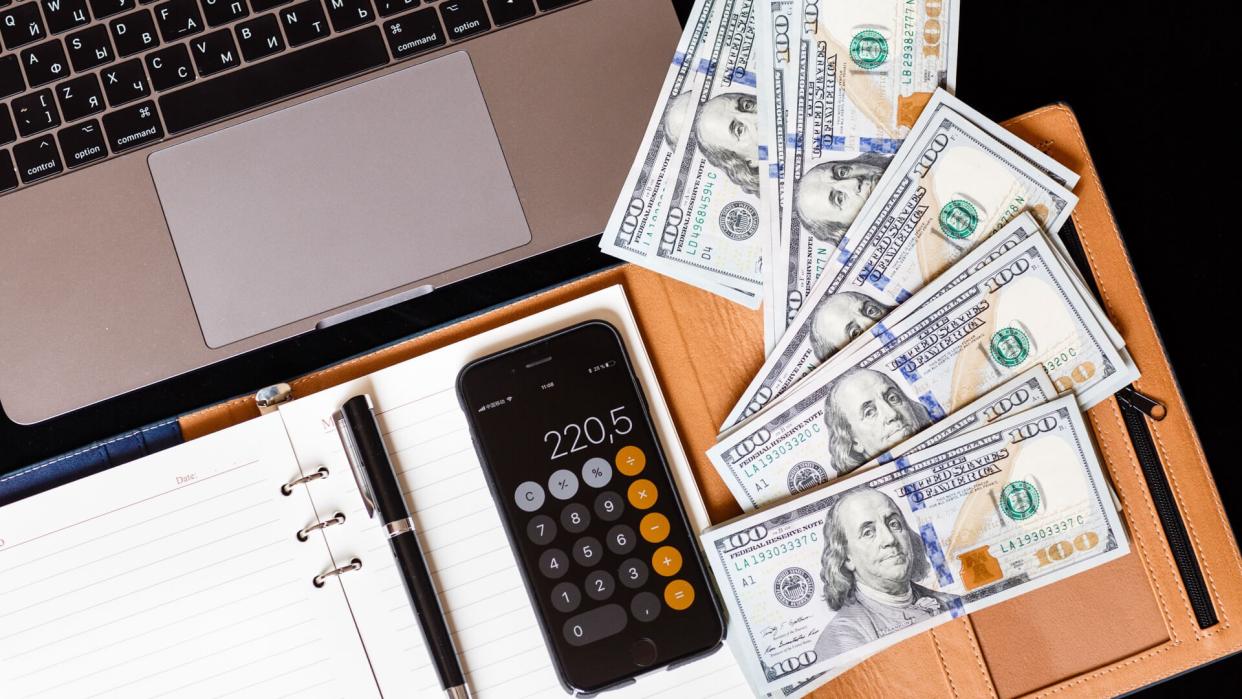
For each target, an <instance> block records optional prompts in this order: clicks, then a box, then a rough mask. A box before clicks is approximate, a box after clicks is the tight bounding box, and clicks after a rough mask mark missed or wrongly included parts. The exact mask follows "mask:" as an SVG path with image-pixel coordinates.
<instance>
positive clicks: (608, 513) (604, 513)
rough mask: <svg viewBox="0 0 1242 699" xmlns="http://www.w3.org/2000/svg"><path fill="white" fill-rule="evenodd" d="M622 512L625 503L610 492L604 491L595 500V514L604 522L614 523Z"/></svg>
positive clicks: (618, 496)
mask: <svg viewBox="0 0 1242 699" xmlns="http://www.w3.org/2000/svg"><path fill="white" fill-rule="evenodd" d="M624 510H625V501H624V500H622V499H621V496H620V495H617V494H616V493H614V492H612V491H611V490H605V491H604V492H602V493H600V494H599V497H597V498H595V514H596V515H598V516H599V518H600V519H602V520H604V521H605V522H614V521H616V520H617V518H618V517H620V516H621V512H622V511H624Z"/></svg>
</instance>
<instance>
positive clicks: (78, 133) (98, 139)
mask: <svg viewBox="0 0 1242 699" xmlns="http://www.w3.org/2000/svg"><path fill="white" fill-rule="evenodd" d="M56 138H57V140H59V141H60V150H61V152H63V153H64V154H65V164H66V165H68V166H69V167H71V168H74V167H82V166H83V165H85V164H87V163H91V162H94V161H96V160H99V159H101V158H105V157H107V155H108V145H107V144H106V143H104V134H103V129H101V128H99V122H97V121H95V120H94V119H91V120H90V121H88V122H85V123H82V124H74V125H73V126H70V127H69V128H66V129H61V130H60V132H59V133H58V134H56Z"/></svg>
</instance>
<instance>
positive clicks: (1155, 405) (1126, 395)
mask: <svg viewBox="0 0 1242 699" xmlns="http://www.w3.org/2000/svg"><path fill="white" fill-rule="evenodd" d="M1116 395H1117V400H1119V401H1121V402H1122V403H1125V404H1126V405H1128V406H1130V407H1131V408H1134V409H1135V410H1138V411H1140V412H1142V413H1143V414H1144V415H1146V416H1147V417H1149V418H1151V419H1153V420H1155V421H1156V422H1159V421H1161V420H1163V419H1164V416H1165V415H1168V414H1169V410H1168V408H1166V407H1164V403H1161V402H1160V401H1158V400H1156V399H1155V398H1150V397H1148V396H1145V395H1143V394H1142V393H1139V392H1138V391H1136V390H1134V386H1133V385H1131V386H1125V387H1123V388H1122V389H1121V390H1120V391H1117V394H1116Z"/></svg>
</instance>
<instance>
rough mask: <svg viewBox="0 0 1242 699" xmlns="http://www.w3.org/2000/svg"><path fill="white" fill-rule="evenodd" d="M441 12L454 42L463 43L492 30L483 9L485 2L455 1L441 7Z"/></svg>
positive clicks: (480, 0) (474, 0)
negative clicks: (469, 38)
mask: <svg viewBox="0 0 1242 699" xmlns="http://www.w3.org/2000/svg"><path fill="white" fill-rule="evenodd" d="M440 12H441V14H443V15H444V27H445V29H446V30H447V31H448V35H449V38H450V39H452V40H453V41H461V40H462V39H465V38H466V37H468V36H473V35H475V34H478V33H479V32H485V31H487V30H488V29H491V28H492V23H491V22H489V21H487V12H486V11H485V10H484V9H483V0H454V1H453V2H447V3H445V4H443V5H441V6H440Z"/></svg>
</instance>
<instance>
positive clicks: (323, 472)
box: [280, 466, 328, 495]
mask: <svg viewBox="0 0 1242 699" xmlns="http://www.w3.org/2000/svg"><path fill="white" fill-rule="evenodd" d="M327 477H328V467H327V466H320V467H319V470H318V471H315V472H314V473H312V474H310V475H309V476H302V477H301V478H294V479H293V480H291V481H289V482H288V483H286V484H284V485H282V486H280V494H281V495H292V494H293V489H294V488H295V487H297V486H299V485H301V484H303V483H310V482H311V481H317V480H319V479H320V478H327Z"/></svg>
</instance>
